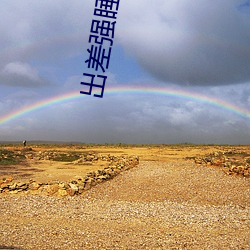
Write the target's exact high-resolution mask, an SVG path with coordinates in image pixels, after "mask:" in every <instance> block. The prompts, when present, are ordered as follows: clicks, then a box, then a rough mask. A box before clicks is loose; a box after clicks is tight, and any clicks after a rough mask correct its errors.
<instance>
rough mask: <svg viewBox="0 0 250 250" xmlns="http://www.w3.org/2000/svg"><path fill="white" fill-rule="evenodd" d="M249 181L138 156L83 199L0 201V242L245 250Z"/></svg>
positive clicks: (249, 243) (248, 227)
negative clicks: (132, 164)
mask: <svg viewBox="0 0 250 250" xmlns="http://www.w3.org/2000/svg"><path fill="white" fill-rule="evenodd" d="M249 197H250V182H249V179H246V178H241V177H240V178H238V177H233V176H227V175H225V174H224V173H223V172H222V171H221V170H219V169H215V168H207V167H206V168H203V167H197V166H195V165H194V164H193V163H192V162H191V161H184V160H180V159H179V160H178V161H177V160H174V159H173V160H171V161H168V162H158V161H143V162H141V163H140V165H139V167H137V168H134V169H132V170H130V171H127V172H124V173H122V174H121V175H119V176H117V177H116V178H114V179H113V180H111V181H108V182H105V183H102V184H100V185H98V186H95V187H94V188H92V189H91V190H89V191H88V192H87V193H86V194H85V195H84V196H77V197H67V198H63V199H59V198H56V197H40V196H23V197H22V196H19V197H16V196H6V197H1V198H0V211H1V217H0V245H4V246H16V247H19V248H21V249H39V250H40V249H50V250H52V249H250V235H249V232H250V206H249V205H250V199H249Z"/></svg>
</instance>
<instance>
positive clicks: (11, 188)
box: [9, 182, 17, 190]
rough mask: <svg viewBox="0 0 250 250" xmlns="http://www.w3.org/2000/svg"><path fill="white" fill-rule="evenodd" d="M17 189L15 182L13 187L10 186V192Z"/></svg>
mask: <svg viewBox="0 0 250 250" xmlns="http://www.w3.org/2000/svg"><path fill="white" fill-rule="evenodd" d="M16 188H17V184H16V183H15V182H14V183H13V184H12V185H9V189H10V190H15V189H16Z"/></svg>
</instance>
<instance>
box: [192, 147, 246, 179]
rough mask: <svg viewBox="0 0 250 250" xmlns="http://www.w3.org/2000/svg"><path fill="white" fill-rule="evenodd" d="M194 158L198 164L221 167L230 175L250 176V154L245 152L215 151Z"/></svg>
mask: <svg viewBox="0 0 250 250" xmlns="http://www.w3.org/2000/svg"><path fill="white" fill-rule="evenodd" d="M194 160H195V163H196V164H198V165H203V166H204V165H205V166H217V167H221V168H222V169H223V171H224V172H225V173H226V174H228V175H241V176H244V177H250V155H248V154H247V153H245V152H235V151H226V152H214V153H211V154H209V155H206V156H203V157H196V158H195V159H194Z"/></svg>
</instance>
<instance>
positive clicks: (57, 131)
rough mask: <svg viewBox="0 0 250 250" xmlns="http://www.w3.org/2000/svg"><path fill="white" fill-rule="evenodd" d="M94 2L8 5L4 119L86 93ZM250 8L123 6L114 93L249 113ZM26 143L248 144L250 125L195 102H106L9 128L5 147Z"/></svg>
mask: <svg viewBox="0 0 250 250" xmlns="http://www.w3.org/2000/svg"><path fill="white" fill-rule="evenodd" d="M94 2H95V1H91V0H84V1H82V0H72V1H70V2H69V1H66V0H54V1H48V0H44V1H40V0H23V1H22V2H21V1H17V0H0V15H1V20H2V21H1V24H0V32H1V37H0V88H1V92H0V116H5V115H6V114H8V113H10V112H12V111H15V110H18V109H19V108H21V107H24V106H25V105H32V104H33V103H36V102H37V101H41V100H43V99H46V98H48V97H52V96H56V95H59V94H62V93H68V92H72V91H80V90H81V88H82V86H81V85H80V82H81V81H82V79H83V77H82V74H83V73H90V71H89V69H88V68H87V64H86V63H85V60H87V57H88V53H87V49H88V48H89V44H88V37H89V35H90V27H91V22H92V19H94V16H93V11H94ZM249 6H250V5H249V1H240V0H238V1H234V0H218V1H216V2H214V1H209V0H200V1H199V3H197V1H194V0H182V1H175V0H154V1H151V0H137V1H134V0H126V1H125V0H121V2H120V7H119V11H118V18H117V20H116V22H117V23H116V26H115V37H114V45H113V49H112V55H111V59H110V66H109V69H108V70H107V72H106V73H107V75H108V80H107V84H106V86H107V87H123V86H131V87H133V86H137V87H140V88H150V87H158V88H162V89H164V88H171V89H176V91H178V90H183V91H188V92H194V93H200V94H205V95H207V96H209V97H213V98H217V99H221V100H224V101H227V102H230V103H232V104H234V105H236V106H238V107H239V108H244V109H245V110H248V112H249V111H250V84H249V82H250V45H249V44H250V32H249V28H250V8H249ZM98 73H100V72H98ZM23 139H26V140H61V141H81V142H87V143H89V142H94V143H120V142H121V143H183V142H190V143H219V144H225V143H230V144H249V141H250V119H249V118H248V119H247V118H244V117H241V116H239V115H237V114H235V113H233V112H230V111H226V110H223V109H221V108H218V107H215V106H212V105H209V104H207V103H203V102H199V101H197V100H193V99H183V98H178V97H166V96H165V97H163V96H155V95H152V96H150V95H137V94H128V93H122V92H121V93H117V94H112V95H105V93H104V97H103V98H102V99H101V98H95V97H93V96H83V98H82V99H77V100H71V101H68V102H64V103H60V104H57V105H53V106H51V107H49V108H45V109H42V110H37V111H34V112H32V113H29V114H25V115H23V116H21V117H19V118H17V119H15V120H12V121H9V122H8V123H5V124H1V125H0V140H1V141H3V140H15V141H16V140H23Z"/></svg>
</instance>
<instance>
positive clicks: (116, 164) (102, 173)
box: [0, 154, 139, 196]
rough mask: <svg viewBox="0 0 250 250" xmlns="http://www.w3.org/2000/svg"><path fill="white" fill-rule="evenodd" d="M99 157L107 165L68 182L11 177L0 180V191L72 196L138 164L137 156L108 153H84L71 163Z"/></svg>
mask: <svg viewBox="0 0 250 250" xmlns="http://www.w3.org/2000/svg"><path fill="white" fill-rule="evenodd" d="M99 157H101V159H102V160H105V159H106V160H107V161H108V162H109V166H108V167H106V168H104V169H102V170H97V171H93V172H89V173H88V174H87V175H86V176H84V177H80V176H79V177H77V178H74V179H73V180H71V181H69V182H61V181H55V182H51V183H39V182H36V181H33V180H30V181H28V182H17V181H14V180H13V178H12V177H9V178H5V179H2V180H0V193H2V194H19V193H23V194H32V193H34V194H45V195H57V196H67V195H70V196H73V195H79V194H82V193H83V192H84V191H86V190H88V189H90V188H91V187H92V186H95V185H97V184H98V183H102V182H104V181H107V180H110V179H112V178H114V177H115V176H117V175H118V174H119V173H120V172H122V171H125V170H128V169H130V168H133V167H135V166H137V165H138V164H139V158H138V156H110V155H102V156H96V155H90V154H88V155H86V156H84V157H83V158H80V159H78V160H77V161H75V162H73V163H72V164H79V163H81V161H83V162H85V161H97V160H98V159H99Z"/></svg>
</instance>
